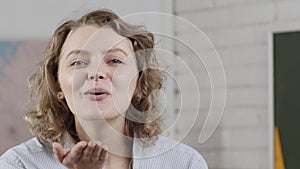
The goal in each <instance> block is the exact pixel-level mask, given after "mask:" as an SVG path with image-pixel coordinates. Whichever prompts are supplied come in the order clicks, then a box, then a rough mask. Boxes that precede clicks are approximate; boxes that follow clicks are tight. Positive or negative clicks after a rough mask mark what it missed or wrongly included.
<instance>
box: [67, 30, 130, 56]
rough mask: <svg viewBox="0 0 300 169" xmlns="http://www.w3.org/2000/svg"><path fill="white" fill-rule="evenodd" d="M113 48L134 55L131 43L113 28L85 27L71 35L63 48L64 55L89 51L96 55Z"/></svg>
mask: <svg viewBox="0 0 300 169" xmlns="http://www.w3.org/2000/svg"><path fill="white" fill-rule="evenodd" d="M113 47H118V48H121V49H123V50H124V51H125V52H127V53H129V54H132V53H133V47H132V44H131V41H130V40H129V39H128V38H126V37H124V36H121V35H119V34H118V33H117V32H115V30H114V29H112V28H111V27H109V26H103V27H101V28H97V27H93V26H83V27H80V28H78V29H76V30H75V31H74V32H71V33H70V34H69V36H68V37H67V39H66V41H65V43H64V45H63V47H62V55H64V54H66V53H68V52H70V51H72V50H87V51H89V52H91V53H94V52H103V51H107V50H108V49H111V48H113Z"/></svg>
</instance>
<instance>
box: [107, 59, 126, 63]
mask: <svg viewBox="0 0 300 169" xmlns="http://www.w3.org/2000/svg"><path fill="white" fill-rule="evenodd" d="M108 63H111V64H122V63H123V62H122V61H121V60H120V59H111V60H109V61H108Z"/></svg>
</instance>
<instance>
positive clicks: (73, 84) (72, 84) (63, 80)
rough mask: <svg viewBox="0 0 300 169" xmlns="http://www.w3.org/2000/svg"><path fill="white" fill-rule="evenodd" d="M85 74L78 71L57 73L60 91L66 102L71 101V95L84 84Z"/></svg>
mask: <svg viewBox="0 0 300 169" xmlns="http://www.w3.org/2000/svg"><path fill="white" fill-rule="evenodd" d="M84 77H85V73H84V72H80V71H70V72H61V73H59V82H60V86H61V90H62V92H63V93H64V95H65V97H66V99H67V100H69V101H72V100H73V95H74V93H76V92H77V91H78V89H79V88H80V87H81V86H82V85H83V84H84V82H85V78H84Z"/></svg>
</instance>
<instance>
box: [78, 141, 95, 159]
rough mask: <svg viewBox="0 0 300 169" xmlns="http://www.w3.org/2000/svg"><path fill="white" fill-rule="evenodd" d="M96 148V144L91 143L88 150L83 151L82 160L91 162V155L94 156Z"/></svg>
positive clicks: (87, 147)
mask: <svg viewBox="0 0 300 169" xmlns="http://www.w3.org/2000/svg"><path fill="white" fill-rule="evenodd" d="M95 146H96V144H95V143H94V142H92V141H90V142H89V143H88V144H87V146H86V148H85V149H84V151H83V154H82V157H81V159H80V160H90V159H91V155H92V152H93V151H94V149H95Z"/></svg>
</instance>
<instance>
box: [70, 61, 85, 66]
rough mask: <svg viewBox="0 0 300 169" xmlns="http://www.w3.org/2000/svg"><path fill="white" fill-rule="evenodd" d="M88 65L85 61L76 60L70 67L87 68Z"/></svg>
mask: <svg viewBox="0 0 300 169" xmlns="http://www.w3.org/2000/svg"><path fill="white" fill-rule="evenodd" d="M86 64H87V63H86V62H85V61H83V60H75V61H73V62H72V63H71V65H70V66H75V67H82V66H85V65H86Z"/></svg>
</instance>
